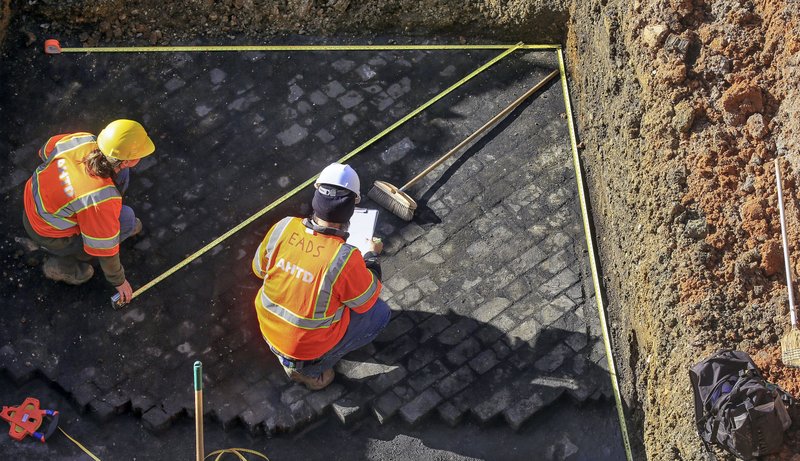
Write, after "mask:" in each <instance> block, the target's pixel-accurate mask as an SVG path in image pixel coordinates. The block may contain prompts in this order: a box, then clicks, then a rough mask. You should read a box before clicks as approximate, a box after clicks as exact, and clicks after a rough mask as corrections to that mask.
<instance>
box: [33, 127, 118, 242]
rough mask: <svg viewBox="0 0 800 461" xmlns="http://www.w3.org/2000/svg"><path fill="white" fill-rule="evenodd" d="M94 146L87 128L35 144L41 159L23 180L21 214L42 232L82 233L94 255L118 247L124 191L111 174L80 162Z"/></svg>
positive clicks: (49, 234) (44, 234)
mask: <svg viewBox="0 0 800 461" xmlns="http://www.w3.org/2000/svg"><path fill="white" fill-rule="evenodd" d="M95 149H97V138H95V136H93V135H91V134H89V133H73V134H61V135H58V136H53V137H52V138H50V139H48V140H47V142H46V143H45V145H44V146H43V147H42V148H41V149H40V150H39V156H40V157H41V158H42V160H43V161H44V163H42V164H41V165H39V167H38V168H36V171H35V172H34V173H33V176H31V178H30V179H29V180H28V182H27V183H26V184H25V197H24V200H25V214H26V215H27V217H28V221H30V223H31V227H32V228H33V230H34V231H35V232H36V233H37V234H39V235H41V236H42V237H51V238H64V237H71V236H73V235H78V234H80V235H81V236H82V238H83V248H84V250H85V251H86V253H88V254H90V255H92V256H113V255H115V254H117V253H118V252H119V226H120V224H119V214H120V210H121V209H122V196H121V195H120V193H119V191H118V190H117V186H116V185H114V181H113V180H112V179H111V178H100V177H97V176H92V175H90V174H89V172H88V171H87V170H86V166H85V165H84V164H83V163H81V162H82V161H83V159H84V158H85V157H86V156H87V155H88V154H89V153H91V152H92V151H93V150H95Z"/></svg>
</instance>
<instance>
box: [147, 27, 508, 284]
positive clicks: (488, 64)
mask: <svg viewBox="0 0 800 461" xmlns="http://www.w3.org/2000/svg"><path fill="white" fill-rule="evenodd" d="M522 47H523V44H522V43H518V44H516V45H512V46H511V47H509V48H508V49H506V50H505V51H504V52H502V53H500V54H499V55H497V56H495V57H494V58H492V59H491V60H489V61H488V62H486V63H485V64H483V65H482V66H480V67H478V68H477V69H475V70H474V71H472V72H471V73H469V74H468V75H467V76H466V77H464V78H462V79H461V80H459V81H458V82H456V83H454V84H453V85H451V86H450V87H449V88H447V89H446V90H444V91H442V92H441V93H439V94H437V95H436V96H434V97H433V98H431V99H430V100H428V101H427V102H425V103H424V104H422V105H421V106H419V107H417V108H416V109H414V110H413V111H411V112H410V113H408V114H407V115H406V116H405V117H403V118H401V119H400V120H398V121H396V122H395V123H393V124H392V125H391V126H389V127H388V128H386V129H384V130H383V131H381V132H380V133H378V134H377V135H375V136H373V137H372V138H370V139H369V140H368V141H367V142H365V143H363V144H361V145H360V146H358V147H357V148H355V149H354V150H353V151H351V152H349V153H348V154H346V155H345V156H344V157H342V158H340V159H339V160H338V162H339V163H342V162H345V161H347V160H348V159H350V158H352V157H353V156H354V155H356V154H358V153H359V152H361V151H362V150H364V149H366V148H367V147H368V146H370V145H371V144H373V143H374V142H375V141H377V140H378V139H380V138H382V137H384V136H386V135H387V134H389V133H390V132H391V131H393V130H394V129H395V128H397V127H398V126H400V125H402V124H403V123H405V122H407V121H408V120H410V119H411V118H413V117H414V116H416V115H417V114H419V113H420V112H422V111H423V110H425V109H427V108H428V107H429V106H430V105H432V104H434V103H435V102H436V101H438V100H440V99H442V98H443V97H445V96H446V95H448V94H449V93H450V92H452V91H453V90H455V89H456V88H458V87H460V86H461V85H463V84H464V83H466V82H467V81H469V80H470V79H472V78H473V77H475V76H476V75H478V74H480V73H481V72H483V71H484V70H486V69H488V68H489V67H491V66H492V65H494V64H495V63H496V62H497V61H499V60H501V59H503V58H505V57H506V56H508V55H509V54H511V53H513V52H514V51H516V50H518V49H520V48H522ZM318 176H319V175H318V174H317V175H315V176H313V177H311V178H309V179H307V180H306V181H304V182H302V183H301V184H300V185H298V186H297V187H295V188H294V189H292V190H290V191H289V192H287V193H285V194H284V195H283V196H282V197H280V198H279V199H277V200H275V201H274V202H272V203H270V204H269V205H267V206H265V207H264V208H262V209H261V210H260V211H258V212H256V213H255V214H253V215H252V216H250V217H249V218H247V219H245V220H244V221H242V222H241V223H239V224H238V225H237V226H236V227H234V228H233V229H230V230H229V231H227V232H225V233H224V234H222V235H220V236H219V237H217V238H216V239H214V240H213V241H211V242H210V243H208V244H207V245H206V246H204V247H203V248H200V249H199V250H197V251H195V252H194V253H192V254H191V255H189V256H188V257H187V258H186V259H184V260H183V261H181V262H179V263H178V264H176V265H174V266H172V267H171V268H170V269H168V270H167V271H166V272H164V273H163V274H161V275H159V276H158V277H156V278H154V279H153V280H151V281H150V282H148V283H147V284H145V285H143V286H142V287H140V288H139V289H137V290H136V291H134V292H133V298H136V297H137V296H139V295H141V294H142V293H144V292H145V291H147V290H149V289H150V288H152V287H153V286H155V285H156V284H157V283H159V282H161V281H162V280H164V279H166V278H167V277H169V276H170V275H172V274H174V273H175V272H177V271H178V270H180V269H182V268H183V267H184V266H186V265H187V264H189V263H191V262H192V261H194V260H195V259H197V258H198V257H200V256H201V255H202V254H204V253H205V252H207V251H208V250H210V249H212V248H214V247H215V246H217V245H219V244H220V243H222V242H223V241H224V240H225V239H227V238H228V237H230V236H231V235H233V234H235V233H237V232H239V231H240V230H242V229H243V228H244V227H246V226H247V225H249V224H250V223H252V222H253V221H255V220H256V219H258V218H260V217H261V216H263V215H264V214H265V213H267V212H268V211H270V210H272V209H273V208H275V207H276V206H278V205H280V204H281V203H283V202H284V201H286V200H287V199H289V198H290V197H292V196H293V195H295V194H296V193H297V192H299V191H300V190H302V189H304V188H305V187H307V186H308V185H310V184H311V183H313V182H314V180H315V179H317V177H318Z"/></svg>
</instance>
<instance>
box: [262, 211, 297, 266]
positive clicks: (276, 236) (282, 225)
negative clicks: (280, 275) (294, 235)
mask: <svg viewBox="0 0 800 461" xmlns="http://www.w3.org/2000/svg"><path fill="white" fill-rule="evenodd" d="M291 220H292V218H291V217H287V218H283V219H281V220H280V221H279V222H278V224H276V225H275V229H273V230H272V235H270V236H269V240H268V241H267V250H266V252H265V253H264V254H265V255H266V256H267V267H269V265H270V262H271V261H272V252H273V251H275V246H277V245H278V240H280V239H281V235H283V231H285V230H286V226H288V225H289V222H290V221H291Z"/></svg>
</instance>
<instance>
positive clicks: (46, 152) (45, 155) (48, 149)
mask: <svg viewBox="0 0 800 461" xmlns="http://www.w3.org/2000/svg"><path fill="white" fill-rule="evenodd" d="M65 136H69V134H57V135H55V136H53V137H51V138H50V139H48V140H47V142H46V143H44V146H42V148H41V149H39V157H40V158H41V159H42V161H43V162H46V161H47V160H48V159H49V158H50V154H51V153H52V152H53V149H54V148H55V147H56V143H57V142H58V141H60V140H61V138H63V137H65Z"/></svg>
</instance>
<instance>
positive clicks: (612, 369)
mask: <svg viewBox="0 0 800 461" xmlns="http://www.w3.org/2000/svg"><path fill="white" fill-rule="evenodd" d="M556 53H557V54H558V67H559V69H560V70H561V88H562V90H563V91H562V92H563V93H564V107H565V108H566V112H567V126H568V127H569V141H570V144H571V146H572V162H573V167H574V168H575V180H576V181H577V182H578V196H579V198H580V203H581V215H582V217H583V231H584V236H585V237H586V249H587V251H588V253H589V265H590V266H591V269H592V283H593V284H594V298H595V300H596V301H597V311H598V314H599V315H600V328H601V330H602V332H603V344H604V345H605V349H606V360H607V361H608V373H609V375H610V376H611V387H612V388H613V389H614V400H615V401H616V404H617V416H618V417H619V425H620V430H621V432H622V443H623V444H624V445H625V455H626V456H627V458H628V461H633V455H632V453H631V444H630V440H629V439H628V426H627V424H626V423H625V413H624V411H623V408H622V396H621V395H620V392H619V384H618V382H617V369H616V366H615V365H614V355H613V351H612V349H611V340H610V338H609V334H608V323H607V322H606V308H605V304H604V302H603V296H602V292H601V291H600V278H599V276H598V274H597V260H596V257H595V251H594V244H593V242H594V236H593V235H592V229H591V226H590V223H589V212H588V207H587V205H586V195H585V193H584V190H583V188H584V183H583V175H582V174H581V159H580V156H579V155H578V145H577V141H576V138H575V125H574V122H573V120H572V104H571V103H570V100H569V86H568V85H567V73H566V70H565V68H564V52H563V51H562V50H561V49H559V50H557V52H556Z"/></svg>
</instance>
